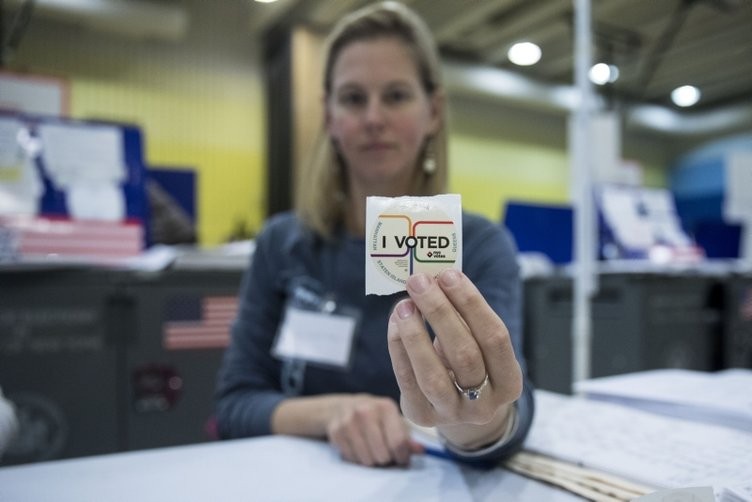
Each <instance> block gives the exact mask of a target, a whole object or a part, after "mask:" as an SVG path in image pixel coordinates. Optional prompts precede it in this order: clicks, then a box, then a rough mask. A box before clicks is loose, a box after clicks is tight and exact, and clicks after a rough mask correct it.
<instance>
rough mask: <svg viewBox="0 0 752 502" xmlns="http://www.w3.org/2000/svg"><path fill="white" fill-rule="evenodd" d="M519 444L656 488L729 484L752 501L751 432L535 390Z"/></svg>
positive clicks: (721, 486)
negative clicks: (533, 405) (532, 415)
mask: <svg viewBox="0 0 752 502" xmlns="http://www.w3.org/2000/svg"><path fill="white" fill-rule="evenodd" d="M525 448H527V449H529V450H531V451H534V452H537V453H541V454H544V455H550V456H552V457H555V458H559V459H563V460H567V461H570V462H576V463H579V464H581V465H583V466H585V467H589V468H593V469H600V470H602V471H604V472H607V473H612V474H615V475H618V476H622V477H624V478H626V479H631V480H633V481H636V482H639V483H643V484H646V485H648V486H654V487H656V488H681V487H688V486H713V487H714V488H716V489H720V488H723V487H728V488H730V489H733V490H734V491H735V492H736V493H739V494H742V495H743V497H744V499H743V500H752V476H750V473H752V434H748V433H745V432H740V431H737V430H734V429H731V428H727V427H721V426H715V425H707V424H698V423H695V422H690V421H686V420H679V419H672V418H667V417H664V416H660V415H655V414H652V413H648V412H644V411H640V410H636V409H631V408H627V407H625V406H621V405H616V404H611V403H605V402H600V401H593V400H588V399H582V398H572V397H568V396H562V395H559V394H554V393H551V392H546V391H536V410H535V418H534V420H533V426H532V429H531V431H530V434H529V436H528V438H527V440H526V442H525Z"/></svg>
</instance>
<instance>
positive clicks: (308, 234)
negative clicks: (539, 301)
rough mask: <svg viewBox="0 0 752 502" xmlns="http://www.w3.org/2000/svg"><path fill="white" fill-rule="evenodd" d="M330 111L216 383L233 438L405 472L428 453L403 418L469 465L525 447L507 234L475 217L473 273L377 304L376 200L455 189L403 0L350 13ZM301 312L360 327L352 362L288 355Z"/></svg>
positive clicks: (263, 248)
mask: <svg viewBox="0 0 752 502" xmlns="http://www.w3.org/2000/svg"><path fill="white" fill-rule="evenodd" d="M324 106H325V124H324V128H323V131H322V134H321V137H320V142H319V149H318V154H317V156H316V157H315V158H314V160H313V162H312V165H311V166H310V167H309V169H308V170H307V171H306V173H305V176H306V178H305V179H304V180H303V182H302V183H301V184H300V186H301V190H300V193H299V198H298V212H297V214H284V215H281V216H276V217H274V218H272V219H271V220H270V221H269V222H268V224H267V225H266V227H265V229H264V230H263V232H262V233H261V234H260V235H259V237H258V239H257V248H256V252H255V255H254V258H253V262H252V264H251V267H250V269H249V271H248V273H247V274H246V276H245V278H244V281H243V285H242V288H241V289H242V290H241V306H240V312H239V316H238V319H237V322H236V324H235V326H234V331H233V338H232V343H231V346H230V347H229V349H228V351H227V353H226V355H225V358H224V361H223V365H222V368H221V370H220V375H219V385H218V392H217V396H218V412H217V418H218V426H219V432H220V435H221V436H222V437H243V436H252V435H259V434H269V433H273V434H290V435H299V436H307V437H319V438H328V440H329V441H330V442H331V443H332V444H333V445H334V446H335V447H336V448H337V449H338V450H339V452H340V453H341V455H342V457H343V458H345V459H347V460H349V461H352V462H356V463H360V464H364V465H387V464H393V463H396V464H399V465H406V464H408V462H409V460H410V456H411V455H412V454H414V453H418V452H420V451H421V448H420V446H419V445H417V444H416V443H415V442H413V441H412V440H411V439H410V431H409V428H408V426H407V425H406V423H405V420H404V419H403V416H404V417H407V418H409V419H410V420H412V421H413V422H415V423H418V424H419V425H424V426H435V427H436V428H437V430H438V432H439V434H440V436H441V438H442V439H443V440H444V442H445V445H446V447H447V449H448V450H449V451H450V452H451V453H452V454H454V455H455V456H456V457H457V458H459V459H466V460H496V459H499V458H502V457H504V456H506V455H508V454H510V453H512V452H514V451H516V449H518V448H519V446H520V445H521V443H522V441H523V440H524V437H525V435H526V433H527V430H528V429H529V426H530V422H531V420H532V413H533V401H532V393H531V389H530V388H529V386H527V385H523V376H522V375H523V373H522V371H521V368H520V364H519V362H518V360H517V358H516V356H515V351H516V352H517V354H520V348H521V347H520V344H519V336H520V333H519V331H520V283H519V275H518V269H517V266H516V262H515V256H514V250H513V247H512V245H511V242H510V240H509V239H508V238H507V236H506V234H505V233H503V231H502V230H501V229H500V228H499V227H498V226H497V225H494V224H491V223H490V222H488V221H486V220H484V219H482V218H480V217H477V216H473V215H469V214H464V215H463V234H464V254H463V267H464V273H459V272H455V271H445V272H443V273H441V274H439V276H438V277H436V278H434V277H430V276H427V275H424V274H415V275H413V276H411V277H410V278H409V279H408V281H407V297H406V298H405V296H406V295H405V294H404V293H403V294H401V295H399V294H397V295H391V296H365V295H364V290H365V288H364V270H365V240H364V235H365V199H366V197H367V196H369V195H381V196H400V195H433V194H437V193H440V192H443V191H445V185H446V178H447V166H446V158H447V155H446V146H447V139H446V130H445V126H446V123H445V122H446V117H445V109H444V106H445V103H444V94H443V88H442V83H441V78H440V64H439V59H438V54H437V51H436V48H435V45H434V42H433V40H432V38H431V36H430V34H429V32H428V30H427V28H426V26H425V25H424V24H423V22H422V21H421V20H420V19H418V18H417V16H416V15H415V14H414V13H413V12H411V11H410V10H408V9H407V8H406V7H404V6H402V5H401V4H397V3H394V2H385V3H380V4H375V5H372V6H369V7H366V8H364V9H362V10H360V11H358V12H355V13H354V14H351V15H350V16H348V17H346V18H344V19H343V20H342V21H341V22H340V23H339V24H338V25H337V26H336V27H335V29H334V30H333V32H332V34H331V35H330V37H329V40H328V46H327V52H326V61H325V71H324ZM299 311H305V312H307V313H308V314H309V317H306V319H313V320H312V321H311V324H310V326H311V329H310V330H311V331H316V330H317V329H318V328H317V326H322V325H324V324H325V323H326V321H325V320H324V319H325V317H326V316H327V315H331V314H334V315H335V316H338V317H337V319H340V320H342V319H351V320H352V323H351V324H354V325H356V328H355V329H353V330H351V331H352V332H351V333H349V335H351V336H352V339H353V342H352V343H353V348H352V352H351V355H350V358H349V360H347V361H344V362H342V363H341V364H339V366H338V367H335V368H333V367H325V366H321V365H318V364H311V363H306V362H305V361H304V360H302V359H301V358H296V357H293V358H290V357H281V356H280V354H282V353H283V352H284V351H282V350H281V349H279V347H278V346H279V345H280V344H283V342H281V341H280V339H281V338H282V335H280V333H283V332H284V333H287V331H286V329H284V330H280V323H283V322H284V323H287V322H288V320H289V319H291V318H292V317H293V315H292V314H291V312H299ZM318 316H321V317H318ZM424 319H425V322H424ZM502 319H504V321H503V322H502ZM290 322H292V321H290ZM505 323H506V325H505ZM314 325H315V326H314ZM427 325H428V326H427ZM285 326H287V324H285ZM429 326H430V328H429ZM507 328H509V330H507ZM295 329H297V330H298V331H303V332H304V331H306V330H305V326H303V328H302V329H301V326H300V323H299V324H298V326H297V327H296V328H295ZM345 331H347V330H345ZM429 331H430V332H432V333H435V339H434V342H433V343H432V342H431V336H432V333H429ZM510 333H511V335H512V336H510ZM343 336H345V337H347V336H348V333H344V334H343ZM513 340H514V342H513ZM321 343H322V344H323V342H321ZM317 347H318V346H317ZM273 353H276V354H277V356H274V355H272V354H273ZM398 403H399V404H398Z"/></svg>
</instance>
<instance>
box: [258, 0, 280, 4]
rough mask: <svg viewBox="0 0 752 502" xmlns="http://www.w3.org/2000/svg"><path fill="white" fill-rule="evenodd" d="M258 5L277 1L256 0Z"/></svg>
mask: <svg viewBox="0 0 752 502" xmlns="http://www.w3.org/2000/svg"><path fill="white" fill-rule="evenodd" d="M256 1H257V2H258V3H274V2H276V1H277V0H256Z"/></svg>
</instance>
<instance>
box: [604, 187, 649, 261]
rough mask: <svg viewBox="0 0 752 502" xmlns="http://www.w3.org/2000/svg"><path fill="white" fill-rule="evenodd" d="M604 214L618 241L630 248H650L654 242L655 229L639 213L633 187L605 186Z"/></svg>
mask: <svg viewBox="0 0 752 502" xmlns="http://www.w3.org/2000/svg"><path fill="white" fill-rule="evenodd" d="M601 209H602V211H603V216H604V219H605V220H606V222H607V223H608V225H609V227H610V228H611V230H612V231H613V232H614V234H615V237H616V240H617V242H619V243H620V244H622V245H624V246H626V247H628V248H630V249H645V250H646V249H648V248H649V247H650V246H651V245H652V244H653V231H652V229H651V227H650V225H649V224H648V222H646V221H645V220H644V219H642V218H641V217H640V215H639V214H638V213H637V201H636V199H635V194H634V190H633V189H628V188H621V187H614V186H604V187H603V189H602V190H601Z"/></svg>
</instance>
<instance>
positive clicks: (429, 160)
mask: <svg viewBox="0 0 752 502" xmlns="http://www.w3.org/2000/svg"><path fill="white" fill-rule="evenodd" d="M423 172H424V173H426V174H427V175H429V176H430V175H432V174H433V173H435V172H436V159H435V158H434V155H433V140H431V139H428V140H427V141H426V149H425V151H424V153H423Z"/></svg>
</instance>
